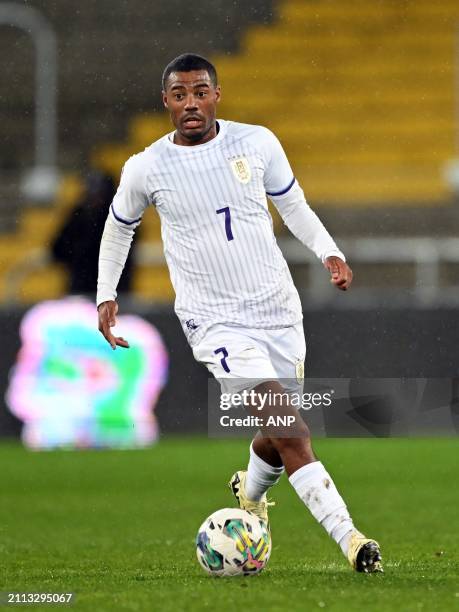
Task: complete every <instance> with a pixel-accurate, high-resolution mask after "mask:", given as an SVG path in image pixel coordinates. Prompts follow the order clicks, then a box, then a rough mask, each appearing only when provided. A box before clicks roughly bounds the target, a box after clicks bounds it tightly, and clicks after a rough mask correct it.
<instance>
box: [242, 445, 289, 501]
mask: <svg viewBox="0 0 459 612" xmlns="http://www.w3.org/2000/svg"><path fill="white" fill-rule="evenodd" d="M283 473H284V466H283V465H281V466H280V467H274V466H272V465H269V463H266V461H263V459H261V458H260V457H259V456H258V455H257V454H256V453H255V451H254V450H253V446H252V444H251V445H250V459H249V465H248V467H247V475H246V480H245V492H246V494H247V497H248V498H249V499H250V500H252V501H260V499H261V498H262V497H263V494H264V493H266V491H267V490H268V489H269V487H272V486H273V485H275V484H276V482H277V481H278V480H279V478H280V477H281V476H282V474H283Z"/></svg>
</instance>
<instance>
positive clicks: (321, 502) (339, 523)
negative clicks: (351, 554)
mask: <svg viewBox="0 0 459 612" xmlns="http://www.w3.org/2000/svg"><path fill="white" fill-rule="evenodd" d="M289 481H290V483H291V485H292V486H293V488H294V489H295V491H296V492H297V493H298V495H299V497H300V498H301V499H302V501H303V502H304V503H305V505H306V506H307V507H308V508H309V510H310V512H311V514H312V516H313V517H314V518H315V519H316V520H317V521H318V522H319V523H320V524H321V525H322V527H324V528H325V530H326V532H327V533H328V535H329V536H331V537H332V538H333V539H334V540H335V542H336V543H337V544H339V546H340V547H341V550H342V551H343V553H344V554H345V555H347V549H348V544H349V539H350V532H351V531H354V524H353V523H352V520H351V517H350V516H349V512H348V510H347V508H346V504H345V503H344V500H343V498H342V497H341V495H340V494H339V493H338V490H337V488H336V487H335V485H334V483H333V480H332V479H331V476H330V474H329V473H328V472H327V470H326V469H325V468H324V466H323V465H322V463H321V462H320V461H314V462H313V463H308V464H307V465H304V466H303V467H301V468H300V469H299V470H297V471H296V472H294V473H293V474H292V475H291V476H290V478H289Z"/></svg>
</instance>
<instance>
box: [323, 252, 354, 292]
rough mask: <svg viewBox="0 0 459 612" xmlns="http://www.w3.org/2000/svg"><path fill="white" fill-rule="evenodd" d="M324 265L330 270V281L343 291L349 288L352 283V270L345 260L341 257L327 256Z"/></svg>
mask: <svg viewBox="0 0 459 612" xmlns="http://www.w3.org/2000/svg"><path fill="white" fill-rule="evenodd" d="M324 266H325V267H326V268H327V270H328V271H329V272H330V275H331V278H330V282H331V283H332V284H333V285H335V287H337V288H338V289H341V291H346V289H349V287H350V286H351V283H352V277H353V274H352V270H351V269H350V267H349V266H348V265H347V263H346V262H345V261H343V260H342V259H340V258H339V257H335V256H332V257H327V259H326V260H325V261H324Z"/></svg>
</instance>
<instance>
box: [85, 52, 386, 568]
mask: <svg viewBox="0 0 459 612" xmlns="http://www.w3.org/2000/svg"><path fill="white" fill-rule="evenodd" d="M162 86H163V93H162V96H163V103H164V106H165V107H166V108H167V109H168V111H169V113H170V117H171V120H172V123H173V125H174V127H175V131H174V132H172V133H170V134H167V135H165V136H163V137H162V138H160V139H159V140H157V141H156V142H154V143H153V144H152V145H150V146H149V147H147V148H146V149H145V150H144V151H143V152H141V153H138V154H137V155H133V156H132V157H131V158H130V159H129V160H128V161H127V162H126V164H125V166H124V168H123V172H122V174H121V181H120V185H119V187H118V191H117V193H116V195H115V197H114V199H113V203H112V205H111V208H110V213H109V216H108V218H107V221H106V225H105V230H104V234H103V237H102V241H101V246H100V256H99V279H98V292H97V306H98V312H99V330H100V331H101V332H102V334H103V335H104V337H105V338H106V340H107V341H108V342H109V343H110V345H111V346H112V348H113V349H115V348H116V346H120V347H125V348H127V347H128V346H129V345H128V343H127V341H126V340H125V339H124V338H122V337H115V336H114V335H113V334H112V332H111V327H113V326H114V325H115V324H116V314H117V311H118V305H117V302H116V287H117V283H118V280H119V278H120V275H121V272H122V270H123V266H124V264H125V261H126V258H127V255H128V252H129V248H130V244H131V241H132V237H133V234H134V230H135V228H136V226H137V225H139V223H140V221H141V219H142V215H143V212H144V210H145V208H146V207H147V206H149V205H153V206H155V207H156V210H157V212H158V214H159V216H160V220H161V232H162V239H163V243H164V253H165V257H166V261H167V264H168V267H169V272H170V276H171V281H172V284H173V286H174V289H175V293H176V301H175V311H176V314H177V316H178V318H179V320H180V322H181V324H182V327H183V331H184V333H185V335H186V337H187V340H188V342H189V344H190V345H191V347H192V350H193V355H194V357H195V358H196V359H197V360H198V361H200V362H201V363H203V364H204V365H205V366H206V367H207V368H208V369H209V371H210V372H211V373H212V374H213V375H214V376H215V378H216V379H218V380H219V381H220V383H221V385H222V388H225V385H230V386H226V388H227V389H229V388H230V389H231V390H232V391H233V392H235V391H236V390H239V391H241V390H243V389H247V385H248V379H251V380H255V381H261V382H259V383H258V384H256V385H255V387H254V390H255V391H256V392H257V393H259V394H268V395H269V394H271V396H272V397H274V394H276V393H280V394H282V393H283V392H284V393H285V392H286V393H293V392H298V390H300V389H302V384H303V380H302V378H303V364H304V359H305V354H306V347H305V339H304V332H303V324H302V318H303V316H302V310H301V304H300V299H299V296H298V292H297V290H296V288H295V286H294V284H293V281H292V278H291V275H290V272H289V269H288V266H287V263H286V262H285V260H284V258H283V256H282V253H281V251H280V249H279V247H278V245H277V243H276V239H275V237H274V233H273V226H272V219H271V216H270V213H269V211H268V207H267V201H266V195H267V196H268V197H269V198H270V199H271V201H272V202H273V203H274V204H275V206H276V207H277V209H278V210H279V213H280V215H281V216H282V218H283V220H284V222H285V224H286V225H287V226H288V228H289V229H290V230H291V232H292V233H293V234H294V235H295V236H296V237H297V238H298V239H299V240H300V241H301V242H302V243H303V244H305V245H306V246H307V247H309V248H310V249H311V250H312V251H313V252H314V253H315V254H316V255H317V257H318V258H319V259H320V260H321V261H322V262H323V264H324V266H325V268H326V269H327V270H328V271H329V273H330V275H331V282H332V283H333V285H335V286H336V287H337V288H338V289H341V290H343V291H345V290H346V289H348V288H349V286H350V284H351V282H352V271H351V269H350V268H349V266H348V265H347V263H346V260H345V257H344V255H343V254H342V253H341V251H340V250H339V249H338V247H337V246H336V244H335V242H334V241H333V239H332V237H331V236H330V235H329V233H328V232H327V230H326V229H325V227H324V226H323V224H322V223H321V221H320V220H319V218H318V217H317V216H316V214H315V213H314V212H313V211H312V210H311V208H310V207H309V206H308V204H307V203H306V200H305V198H304V194H303V191H302V189H301V188H300V186H299V184H298V183H297V181H296V180H295V177H294V175H293V172H292V170H291V167H290V164H289V162H288V160H287V157H286V155H285V153H284V151H283V149H282V146H281V144H280V142H279V141H278V140H277V138H276V137H275V135H274V134H273V133H272V132H271V131H270V130H268V129H267V128H265V127H262V126H258V125H247V124H243V123H236V122H233V121H227V120H222V119H218V120H217V118H216V110H217V105H218V102H219V100H220V96H221V91H220V87H219V85H218V81H217V74H216V71H215V67H214V66H213V65H212V64H211V63H210V62H208V61H207V60H206V59H204V58H202V57H200V56H198V55H194V54H189V53H187V54H184V55H181V56H179V57H177V58H176V59H174V60H173V61H172V62H170V63H169V64H168V65H167V66H166V68H165V70H164V73H163V80H162ZM260 104H263V100H260ZM280 380H282V381H287V382H286V383H284V384H283V385H281V383H280ZM277 408H279V410H280V411H281V410H283V409H285V407H282V406H277V405H276V402H275V401H274V403H273V404H272V405H271V409H272V410H273V411H274V412H275V411H276V409H277ZM288 409H289V408H288V407H287V410H288ZM299 423H300V424H299V429H298V430H297V432H296V435H295V436H294V437H292V436H290V437H289V436H285V437H276V435H275V434H273V433H272V431H273V430H270V432H268V433H269V435H261V434H260V433H258V434H257V436H256V437H255V439H254V440H253V442H252V444H251V447H250V457H249V462H248V468H247V470H246V471H242V470H241V471H238V472H236V474H234V475H233V477H232V478H231V480H230V483H229V484H230V487H231V489H232V491H233V493H234V495H235V496H236V498H237V500H238V502H239V505H240V507H241V508H244V509H246V510H249V511H252V512H254V513H256V514H257V515H258V516H260V517H261V518H263V519H264V520H266V521H268V501H267V497H266V492H267V490H268V489H269V487H271V486H273V485H274V484H276V483H277V481H278V480H279V478H280V477H281V475H282V474H283V472H284V471H286V473H287V475H288V477H289V481H290V483H291V484H292V486H293V487H294V489H295V490H296V492H297V493H298V495H299V497H300V498H301V500H302V501H303V503H304V504H305V505H306V506H307V507H308V508H309V510H310V512H311V513H312V515H313V516H314V517H315V518H316V520H317V521H318V522H319V523H320V524H321V525H322V526H323V527H324V528H325V529H326V531H327V533H328V534H329V535H330V536H331V537H332V538H333V539H334V540H335V541H336V542H337V544H338V545H339V547H340V548H341V550H342V552H343V553H344V555H345V556H346V557H347V559H348V560H349V562H350V564H351V566H352V567H353V568H354V569H355V570H357V571H359V572H375V571H382V567H381V555H380V550H379V545H378V543H377V542H376V541H375V540H372V539H368V538H366V537H365V536H363V535H362V534H361V533H360V532H359V531H358V530H357V529H356V528H355V527H354V524H353V522H352V519H351V517H350V515H349V512H348V510H347V508H346V504H345V502H344V500H343V499H342V497H341V495H340V494H339V493H338V491H337V489H336V487H335V485H334V483H333V480H332V478H331V476H330V474H329V473H328V472H327V471H326V469H325V467H324V466H323V464H322V463H321V462H320V461H318V460H317V459H316V457H315V455H314V452H313V449H312V445H311V439H310V435H309V430H308V428H307V426H306V424H305V423H304V422H303V421H302V420H300V421H299Z"/></svg>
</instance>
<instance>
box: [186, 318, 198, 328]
mask: <svg viewBox="0 0 459 612" xmlns="http://www.w3.org/2000/svg"><path fill="white" fill-rule="evenodd" d="M185 324H186V326H187V329H189V330H192V329H198V327H199V325H196V323H195V322H194V319H188V321H185Z"/></svg>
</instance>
